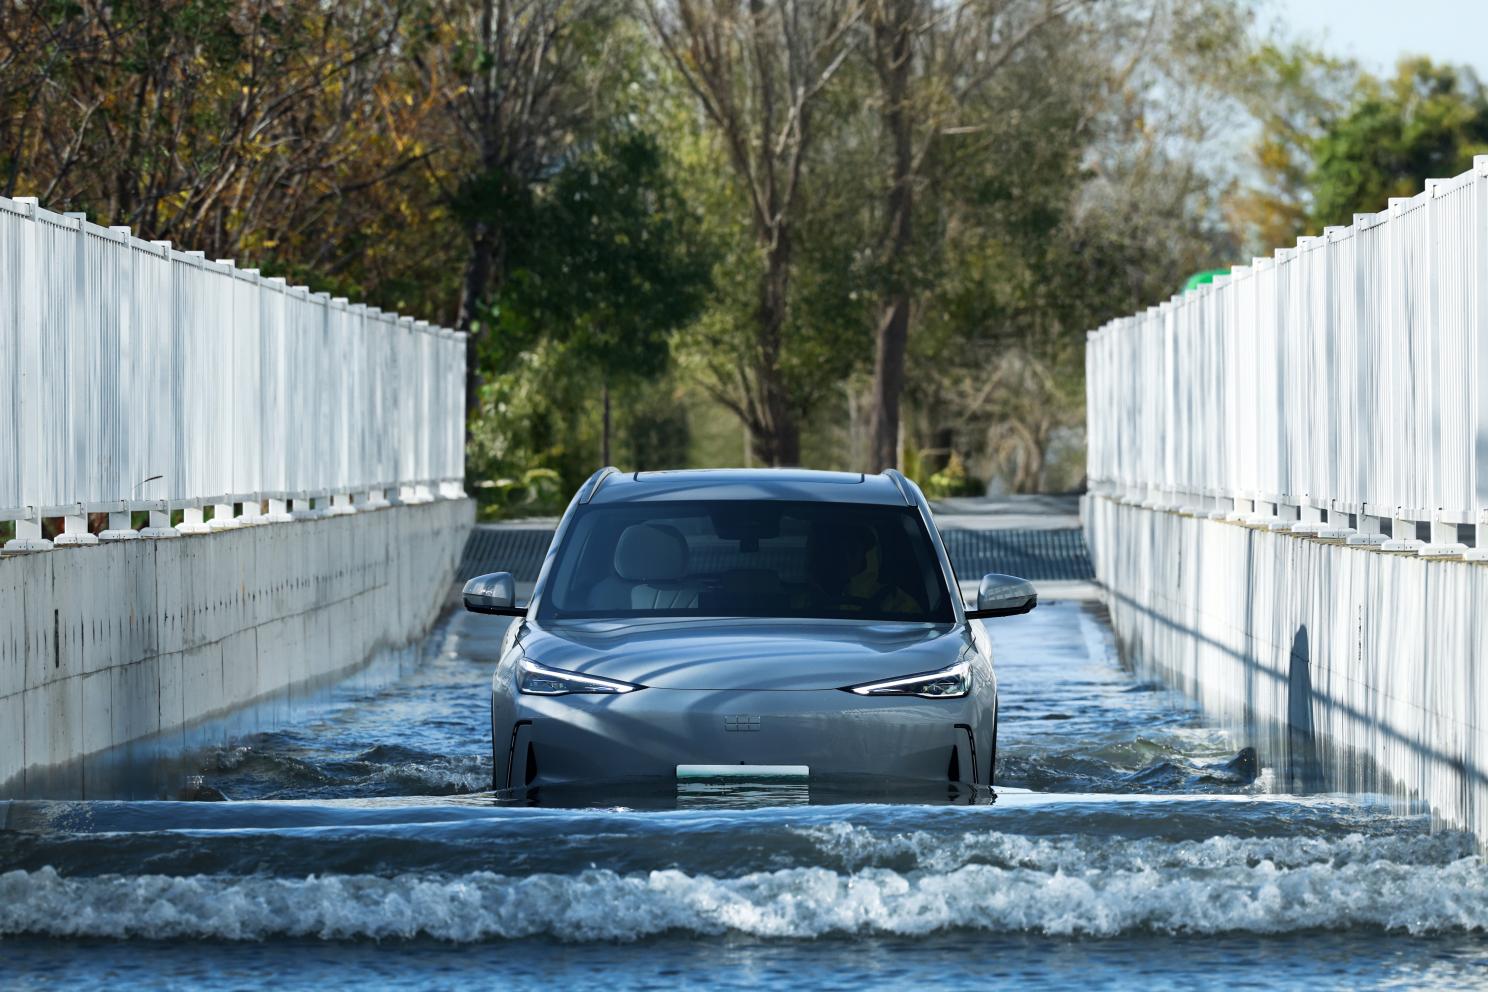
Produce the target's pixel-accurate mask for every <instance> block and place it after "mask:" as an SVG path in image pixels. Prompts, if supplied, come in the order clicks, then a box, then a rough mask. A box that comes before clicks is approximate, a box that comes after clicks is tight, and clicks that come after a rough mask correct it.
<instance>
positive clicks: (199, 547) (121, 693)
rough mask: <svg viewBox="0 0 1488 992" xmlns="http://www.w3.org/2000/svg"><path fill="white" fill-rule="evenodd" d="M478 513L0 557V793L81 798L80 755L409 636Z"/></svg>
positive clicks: (429, 619)
mask: <svg viewBox="0 0 1488 992" xmlns="http://www.w3.org/2000/svg"><path fill="white" fill-rule="evenodd" d="M474 512H475V511H474V504H473V503H472V502H471V501H469V500H464V499H461V500H440V501H436V502H433V503H427V504H418V505H408V506H398V507H392V508H388V509H382V510H372V511H363V512H359V513H356V514H352V515H347V516H335V517H327V518H324V519H320V520H307V521H301V522H296V523H283V524H271V525H267V526H260V527H249V528H243V529H241V530H234V531H224V532H219V533H214V534H210V535H204V536H200V537H182V538H179V539H176V540H169V541H130V542H121V543H116V544H103V545H99V546H96V547H77V548H59V549H57V550H55V551H51V552H46V553H42V554H36V555H29V556H25V557H17V558H8V559H3V560H0V795H11V796H20V795H26V794H34V793H36V792H37V791H38V789H39V787H40V785H41V783H43V782H45V791H46V792H47V793H49V794H57V793H59V792H62V793H68V794H75V795H78V796H84V795H86V794H87V788H86V780H87V771H88V762H87V760H86V756H88V755H96V754H99V753H100V752H102V751H104V750H106V749H108V748H111V747H114V746H116V745H120V744H124V743H126V742H129V741H134V740H138V739H140V738H145V737H149V736H150V735H155V734H160V733H165V734H169V733H174V732H182V733H183V734H184V728H186V727H187V726H189V725H190V724H192V723H193V722H195V721H199V720H202V719H203V718H206V717H209V716H212V715H215V714H220V713H223V712H225V711H227V710H230V709H233V708H235V707H239V706H242V705H243V704H246V703H249V702H251V701H253V700H255V699H259V698H261V697H264V696H266V695H268V694H271V693H275V692H278V691H281V690H283V689H285V688H286V687H290V686H294V685H297V684H301V683H304V682H306V681H308V680H313V679H316V678H320V677H324V676H329V675H332V674H334V673H337V672H342V671H345V670H347V669H351V668H354V667H355V666H357V665H358V664H360V663H361V662H362V661H364V660H365V659H366V658H368V657H369V656H370V655H371V654H372V652H374V651H375V650H377V649H379V648H382V647H390V646H397V645H402V644H405V643H407V642H409V641H411V640H413V639H415V638H417V637H419V636H420V635H422V634H423V633H424V632H425V631H426V630H427V629H428V628H429V626H430V625H431V624H432V623H433V622H434V620H435V619H436V618H437V617H438V615H439V613H440V610H441V609H442V607H443V605H444V603H445V602H446V599H447V597H448V594H449V587H450V582H451V579H452V578H453V575H454V571H455V566H456V564H457V563H458V561H459V557H460V553H461V550H462V549H463V547H464V543H465V538H466V536H467V534H468V532H469V529H470V527H471V525H472V523H473V520H474ZM79 759H82V760H79ZM59 776H60V780H59Z"/></svg>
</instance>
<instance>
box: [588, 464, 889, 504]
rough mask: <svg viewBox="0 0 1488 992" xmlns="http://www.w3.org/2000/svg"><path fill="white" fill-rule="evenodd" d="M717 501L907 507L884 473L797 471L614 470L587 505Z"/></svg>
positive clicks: (751, 469) (726, 469) (795, 469)
mask: <svg viewBox="0 0 1488 992" xmlns="http://www.w3.org/2000/svg"><path fill="white" fill-rule="evenodd" d="M719 499H727V500H735V499H738V500H744V499H777V500H793V501H798V502H820V503H877V504H882V505H892V506H905V505H907V504H909V503H910V499H909V498H908V496H907V495H906V493H905V491H904V490H902V489H900V488H899V484H898V483H897V482H896V481H895V480H894V479H892V478H890V477H889V476H887V475H865V474H863V473H862V472H818V471H813V470H810V469H800V468H719V469H684V470H678V471H669V472H629V473H620V472H612V473H610V474H609V475H608V476H606V477H605V478H603V479H602V480H600V483H599V486H598V488H597V489H595V491H594V493H593V495H592V497H591V498H590V502H591V503H596V504H598V503H635V502H662V501H673V500H719Z"/></svg>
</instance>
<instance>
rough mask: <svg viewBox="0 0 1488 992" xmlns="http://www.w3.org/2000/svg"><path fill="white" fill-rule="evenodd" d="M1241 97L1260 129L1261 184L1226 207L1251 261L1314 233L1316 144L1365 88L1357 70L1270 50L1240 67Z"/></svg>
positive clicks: (1297, 48)
mask: <svg viewBox="0 0 1488 992" xmlns="http://www.w3.org/2000/svg"><path fill="white" fill-rule="evenodd" d="M1231 79H1232V80H1233V85H1232V87H1230V88H1232V89H1233V91H1234V92H1235V94H1236V96H1237V97H1238V98H1239V99H1240V101H1241V102H1242V103H1243V105H1244V106H1245V108H1246V110H1247V111H1248V112H1249V114H1250V115H1251V116H1252V117H1253V118H1254V120H1255V122H1256V124H1257V125H1258V133H1257V136H1256V138H1255V141H1254V144H1253V145H1252V149H1251V150H1252V156H1253V158H1254V163H1255V177H1254V179H1253V180H1252V181H1251V182H1249V183H1247V184H1245V185H1244V186H1242V187H1240V188H1239V189H1237V190H1235V191H1234V192H1233V193H1232V194H1231V195H1230V196H1229V197H1228V198H1227V201H1226V204H1225V208H1226V212H1227V214H1228V219H1229V222H1230V225H1231V226H1232V227H1233V228H1234V229H1235V231H1236V234H1237V235H1238V236H1239V237H1240V238H1241V239H1242V240H1243V241H1244V242H1245V243H1246V245H1247V246H1248V247H1249V249H1250V251H1249V254H1250V255H1256V254H1261V253H1264V252H1269V251H1271V250H1273V249H1275V248H1277V247H1279V246H1283V245H1290V244H1292V243H1294V242H1295V241H1296V239H1297V238H1298V237H1300V236H1301V235H1304V234H1307V233H1308V232H1309V227H1310V217H1311V213H1312V207H1313V200H1312V189H1311V179H1310V174H1311V171H1312V167H1313V153H1314V142H1315V141H1316V140H1317V137H1318V135H1319V134H1320V133H1322V132H1323V131H1324V130H1325V129H1326V128H1327V127H1328V126H1329V124H1330V123H1331V122H1332V121H1333V120H1335V119H1336V118H1337V117H1338V116H1339V115H1340V114H1341V113H1342V112H1343V111H1344V110H1345V109H1346V108H1347V107H1348V105H1349V102H1350V101H1351V100H1352V99H1353V97H1354V94H1355V93H1356V91H1357V89H1358V87H1359V85H1360V72H1359V68H1358V66H1356V65H1355V64H1354V63H1352V62H1350V61H1346V60H1342V59H1337V58H1334V57H1332V56H1330V55H1327V54H1325V53H1323V52H1318V51H1315V50H1313V49H1311V48H1308V47H1306V46H1303V45H1290V46H1281V45H1276V44H1266V45H1262V46H1260V47H1259V48H1258V49H1257V50H1256V51H1255V52H1253V53H1251V54H1250V55H1248V56H1247V57H1245V58H1244V60H1243V61H1242V62H1241V64H1240V65H1239V66H1238V67H1237V71H1235V72H1234V73H1233V74H1232V76H1231Z"/></svg>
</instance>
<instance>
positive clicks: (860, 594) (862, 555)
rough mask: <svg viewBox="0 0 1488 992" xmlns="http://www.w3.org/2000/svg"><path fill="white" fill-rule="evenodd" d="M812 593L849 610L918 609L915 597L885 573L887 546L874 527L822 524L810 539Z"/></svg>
mask: <svg viewBox="0 0 1488 992" xmlns="http://www.w3.org/2000/svg"><path fill="white" fill-rule="evenodd" d="M810 543H811V548H810V562H811V575H810V576H809V580H808V583H807V591H806V596H807V597H809V598H810V599H811V600H812V601H814V602H815V603H816V604H817V605H818V606H821V607H826V608H827V609H831V610H834V611H840V612H843V613H866V612H872V613H888V614H896V613H913V612H915V611H916V610H918V609H919V608H920V604H918V603H917V602H915V599H914V597H913V596H911V595H909V594H908V593H907V592H905V591H904V590H903V589H901V588H900V587H899V586H898V585H897V584H895V583H894V582H892V581H886V580H885V579H884V578H883V575H882V567H883V549H882V547H881V545H880V543H879V539H878V534H877V532H876V531H875V530H874V529H873V528H872V527H865V526H861V525H858V524H819V525H818V526H816V527H815V528H813V529H812V533H811V538H810Z"/></svg>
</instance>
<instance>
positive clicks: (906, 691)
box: [843, 661, 971, 699]
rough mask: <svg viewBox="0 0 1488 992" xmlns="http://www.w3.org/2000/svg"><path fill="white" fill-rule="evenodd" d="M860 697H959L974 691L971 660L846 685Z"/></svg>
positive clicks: (848, 690)
mask: <svg viewBox="0 0 1488 992" xmlns="http://www.w3.org/2000/svg"><path fill="white" fill-rule="evenodd" d="M843 691H844V692H851V693H855V694H857V695H859V696H921V697H923V698H925V699H956V698H958V697H960V696H964V695H966V694H967V693H969V692H971V663H970V662H966V661H958V662H957V663H956V664H954V665H952V666H951V667H950V668H947V669H945V670H944V671H939V672H920V673H919V674H918V675H906V676H904V677H903V678H898V679H888V680H886V681H883V682H864V683H863V684H862V685H849V686H843Z"/></svg>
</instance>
